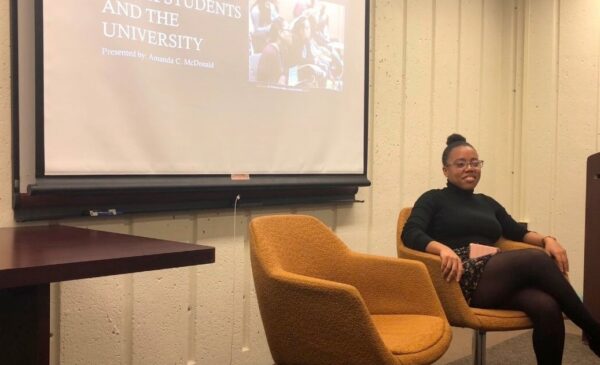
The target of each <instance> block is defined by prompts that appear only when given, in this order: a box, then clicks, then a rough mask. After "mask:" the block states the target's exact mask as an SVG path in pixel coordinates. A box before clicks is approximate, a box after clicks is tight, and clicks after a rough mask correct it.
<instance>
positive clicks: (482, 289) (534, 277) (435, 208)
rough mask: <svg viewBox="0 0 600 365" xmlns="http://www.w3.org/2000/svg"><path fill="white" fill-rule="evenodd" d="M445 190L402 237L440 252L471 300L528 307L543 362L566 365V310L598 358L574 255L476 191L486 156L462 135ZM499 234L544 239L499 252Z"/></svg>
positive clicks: (451, 141)
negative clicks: (575, 283) (573, 273)
mask: <svg viewBox="0 0 600 365" xmlns="http://www.w3.org/2000/svg"><path fill="white" fill-rule="evenodd" d="M442 163H443V171H444V175H445V176H446V177H447V178H448V184H447V187H446V188H444V189H434V190H430V191H428V192H426V193H424V194H423V195H421V197H420V198H419V199H418V200H417V201H416V203H415V205H414V207H413V209H412V213H411V215H410V217H409V218H408V220H407V222H406V225H405V226H404V230H403V231H402V240H403V241H404V243H405V244H406V245H407V246H408V247H410V248H413V249H416V250H421V251H425V252H429V253H432V254H435V255H439V256H440V259H441V262H442V272H443V273H444V276H445V279H446V280H447V281H450V280H456V281H457V282H459V283H460V286H461V289H462V292H463V295H464V296H465V299H466V300H467V302H468V303H469V305H470V306H472V307H478V308H490V309H512V310H520V311H523V312H525V313H526V314H527V315H528V316H529V318H530V319H531V321H532V322H533V348H534V350H535V355H536V358H537V362H538V364H543V365H551V364H561V361H562V354H563V347H564V339H565V328H564V321H563V312H564V313H565V314H566V315H567V316H568V317H569V318H570V319H571V320H572V321H573V322H574V323H575V324H577V325H578V326H579V327H580V328H581V329H583V330H584V332H585V333H586V334H587V335H588V336H589V345H590V348H591V349H592V351H593V352H594V353H595V354H596V356H598V357H600V323H599V322H598V321H597V320H596V319H594V318H593V317H592V316H591V314H590V313H589V312H588V310H587V309H586V308H585V307H584V305H583V303H582V302H581V300H580V299H579V297H578V296H577V293H576V292H575V291H574V290H573V288H572V287H571V285H570V284H569V282H568V281H567V280H566V278H565V276H564V275H565V274H566V273H567V272H568V270H569V262H568V259H567V255H566V251H565V249H564V248H563V247H562V246H561V245H560V243H559V242H558V241H557V240H556V238H554V237H551V236H544V235H541V234H539V233H537V232H533V231H527V230H526V229H525V228H524V227H522V226H521V225H519V224H518V223H517V222H516V221H515V220H514V219H513V218H512V217H511V216H510V215H509V214H508V213H507V212H506V210H505V209H504V208H503V207H502V206H501V205H500V204H499V203H498V202H496V201H495V200H494V199H492V198H490V197H488V196H486V195H484V194H477V193H474V189H475V187H476V186H477V183H478V182H479V179H480V177H481V168H482V167H483V161H482V160H480V159H479V156H478V155H477V151H476V150H475V148H473V146H471V145H470V144H469V143H467V141H466V139H465V138H464V137H463V136H461V135H458V134H452V135H450V136H449V137H448V140H447V147H446V149H445V150H444V152H443V154H442ZM500 236H503V237H505V238H508V239H511V240H515V241H522V242H525V243H529V244H531V245H535V246H541V247H543V248H544V250H545V252H543V251H542V250H536V249H527V250H513V251H507V252H500V253H496V250H497V249H496V248H495V247H494V244H495V242H496V241H498V239H499V238H500Z"/></svg>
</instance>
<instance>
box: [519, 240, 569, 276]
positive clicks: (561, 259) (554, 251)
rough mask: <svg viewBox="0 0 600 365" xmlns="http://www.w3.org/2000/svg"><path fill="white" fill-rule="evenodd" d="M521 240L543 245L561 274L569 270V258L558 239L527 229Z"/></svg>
mask: <svg viewBox="0 0 600 365" xmlns="http://www.w3.org/2000/svg"><path fill="white" fill-rule="evenodd" d="M523 242H525V243H529V244H532V245H536V246H540V247H543V248H544V250H546V252H548V254H549V255H550V256H552V257H553V258H554V260H556V264H557V265H558V268H559V269H560V271H561V272H562V273H563V274H566V273H568V272H569V258H568V257H567V250H565V249H564V247H562V245H561V244H560V243H559V242H558V240H557V239H556V238H554V237H552V236H544V235H542V234H540V233H537V232H534V231H529V232H527V233H526V234H525V236H523Z"/></svg>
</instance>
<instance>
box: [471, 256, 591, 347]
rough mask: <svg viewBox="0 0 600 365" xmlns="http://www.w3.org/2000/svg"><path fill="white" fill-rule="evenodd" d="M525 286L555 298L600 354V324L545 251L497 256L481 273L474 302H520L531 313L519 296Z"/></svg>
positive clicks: (479, 304) (506, 305)
mask: <svg viewBox="0 0 600 365" xmlns="http://www.w3.org/2000/svg"><path fill="white" fill-rule="evenodd" d="M524 289H537V290H539V291H542V292H544V293H546V294H548V295H549V296H550V297H551V298H553V299H554V300H555V301H556V303H558V305H559V306H560V309H561V310H562V312H564V313H565V314H566V315H567V316H568V317H569V318H570V319H571V320H572V321H573V322H574V323H575V324H576V325H578V326H579V327H580V328H581V329H583V330H584V331H585V332H586V333H588V334H589V335H590V336H591V345H592V346H591V347H592V350H594V352H596V354H597V355H599V356H600V354H598V352H597V349H595V348H594V345H595V344H597V343H598V342H599V341H600V323H599V322H598V321H596V320H595V319H594V318H593V317H592V316H591V314H590V313H589V312H588V310H587V309H586V308H585V306H584V305H583V303H582V302H581V300H580V299H579V296H577V293H576V292H575V290H573V287H572V286H571V284H569V282H568V281H567V280H566V279H565V278H564V276H563V275H562V273H561V272H560V271H559V270H558V267H557V266H556V264H555V263H554V261H553V260H552V259H551V258H550V257H549V256H548V255H547V254H546V253H544V252H542V251H539V250H533V249H532V250H515V251H508V252H503V253H501V254H498V255H495V256H493V257H492V258H491V259H490V260H489V261H488V263H487V265H486V267H485V270H484V271H483V274H482V275H481V279H480V280H479V284H478V287H477V289H476V290H475V292H474V293H473V297H472V299H471V305H472V306H476V307H483V308H509V307H513V308H515V309H517V308H516V307H514V305H516V304H519V308H518V309H521V310H523V311H525V312H526V313H527V311H526V310H525V309H526V308H525V307H523V305H524V303H525V302H526V298H519V295H517V294H518V293H519V292H520V291H522V290H524ZM527 314H528V315H529V314H530V313H527ZM532 315H533V314H532ZM532 319H533V318H532ZM561 321H562V319H561ZM540 336H541V335H540ZM596 347H597V346H596Z"/></svg>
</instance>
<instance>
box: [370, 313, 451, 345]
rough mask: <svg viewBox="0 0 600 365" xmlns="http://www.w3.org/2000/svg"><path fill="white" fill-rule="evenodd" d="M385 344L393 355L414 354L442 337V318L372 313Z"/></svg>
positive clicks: (434, 343)
mask: <svg viewBox="0 0 600 365" xmlns="http://www.w3.org/2000/svg"><path fill="white" fill-rule="evenodd" d="M371 318H372V319H373V323H374V324H375V327H376V328H377V331H378V332H379V335H380V336H381V339H382V340H383V343H384V344H385V346H386V347H387V348H388V349H389V350H390V351H391V352H392V353H393V354H395V355H403V354H414V353H418V352H421V351H425V350H427V349H429V348H431V347H433V346H435V345H436V344H437V343H438V342H439V341H440V340H441V339H442V337H443V335H444V329H445V322H444V319H443V318H440V317H434V316H425V315H416V314H406V315H391V314H375V315H372V316H371Z"/></svg>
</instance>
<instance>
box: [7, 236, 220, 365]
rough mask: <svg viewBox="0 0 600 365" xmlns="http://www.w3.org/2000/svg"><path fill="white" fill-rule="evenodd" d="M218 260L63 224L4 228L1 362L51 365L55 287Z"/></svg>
mask: <svg viewBox="0 0 600 365" xmlns="http://www.w3.org/2000/svg"><path fill="white" fill-rule="evenodd" d="M214 261H215V249H214V248H213V247H208V246H201V245H192V244H186V243H180V242H173V241H165V240H158V239H152V238H145V237H136V236H131V235H126V234H118V233H109V232H101V231H94V230H89V229H82V228H74V227H66V226H58V225H54V226H38V227H19V228H0V359H2V360H1V363H2V364H44V365H46V364H48V363H49V361H50V360H49V347H50V344H49V336H50V283H52V282H59V281H65V280H74V279H84V278H92V277H98V276H106V275H116V274H125V273H132V272H139V271H148V270H158V269H166V268H173V267H181V266H190V265H200V264H208V263H212V262H214Z"/></svg>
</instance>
